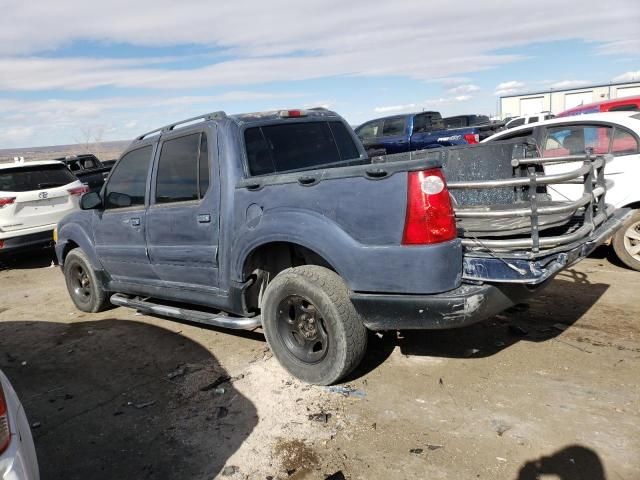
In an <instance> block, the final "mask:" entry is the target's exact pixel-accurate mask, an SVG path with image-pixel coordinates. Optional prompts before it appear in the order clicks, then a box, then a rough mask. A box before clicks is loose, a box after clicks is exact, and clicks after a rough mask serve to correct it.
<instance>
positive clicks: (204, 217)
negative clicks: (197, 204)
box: [198, 213, 211, 223]
mask: <svg viewBox="0 0 640 480" xmlns="http://www.w3.org/2000/svg"><path fill="white" fill-rule="evenodd" d="M210 222H211V215H209V214H208V213H201V214H199V215H198V223H210Z"/></svg>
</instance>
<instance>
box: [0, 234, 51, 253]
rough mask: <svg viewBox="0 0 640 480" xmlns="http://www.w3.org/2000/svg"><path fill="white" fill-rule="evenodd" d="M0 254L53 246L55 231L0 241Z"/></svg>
mask: <svg viewBox="0 0 640 480" xmlns="http://www.w3.org/2000/svg"><path fill="white" fill-rule="evenodd" d="M0 244H2V248H0V254H2V253H8V252H12V251H16V250H21V249H26V248H34V247H44V246H47V245H53V230H45V231H44V232H38V233H31V234H28V235H20V236H18V237H11V238H5V239H0Z"/></svg>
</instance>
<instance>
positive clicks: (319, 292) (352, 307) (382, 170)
mask: <svg viewBox="0 0 640 480" xmlns="http://www.w3.org/2000/svg"><path fill="white" fill-rule="evenodd" d="M523 148H524V149H526V148H527V147H526V145H524V146H523V145H516V144H510V143H508V142H505V143H500V144H489V145H480V146H474V147H469V146H467V147H464V148H458V149H455V148H454V149H440V151H436V150H427V151H423V152H410V153H405V154H399V155H389V156H386V157H382V159H381V158H378V159H377V161H376V163H373V162H372V160H370V159H369V157H368V156H367V154H366V152H365V150H364V148H363V146H362V144H361V143H360V142H359V141H358V139H357V137H356V136H355V135H354V133H353V131H352V130H351V128H350V127H349V126H348V124H347V123H346V122H345V121H344V120H343V119H342V118H341V117H340V116H338V115H337V114H335V113H334V112H330V111H328V110H322V109H321V110H311V111H301V110H286V111H279V112H265V113H255V114H243V115H226V114H225V113H224V112H217V113H212V114H208V115H205V116H202V117H198V118H195V119H188V120H185V121H184V122H179V123H176V124H172V125H168V126H165V127H163V128H160V129H158V130H156V131H153V132H149V133H147V134H144V135H141V136H139V137H138V138H136V139H135V140H134V141H133V143H132V144H131V146H130V147H129V148H128V149H127V150H126V151H125V153H124V154H123V155H122V157H121V158H120V159H119V160H118V162H117V163H116V165H115V166H114V168H113V170H112V172H111V174H110V176H109V178H108V179H107V181H106V183H105V185H104V186H103V188H102V190H101V191H100V192H99V193H97V192H91V193H87V194H86V195H84V196H83V198H82V200H81V207H82V209H83V210H82V211H78V212H75V213H73V214H70V215H69V216H67V217H66V218H65V219H64V220H63V221H61V222H60V224H59V225H58V227H57V230H56V235H57V243H56V253H57V256H58V260H59V263H60V265H61V266H62V269H63V272H64V276H65V280H66V284H67V288H68V291H69V294H70V296H71V298H72V300H73V301H74V303H75V305H76V306H77V307H78V308H79V309H80V310H82V311H85V312H97V311H99V310H102V309H104V308H107V307H108V306H109V304H110V303H111V304H115V305H122V306H128V307H132V308H136V309H138V310H140V311H142V312H147V313H150V314H155V315H160V316H164V317H169V318H175V319H178V320H186V321H192V322H200V323H203V324H208V325H214V326H218V327H227V328H243V329H254V328H258V327H261V328H262V329H263V330H264V333H265V336H266V339H267V341H268V343H269V346H270V347H271V349H272V350H273V353H274V355H275V356H276V358H278V360H279V361H280V362H281V363H282V365H283V366H284V367H286V368H287V369H288V370H289V371H290V372H291V373H292V374H293V375H295V376H297V377H299V378H301V379H303V380H305V381H307V382H310V383H314V384H330V383H333V382H336V381H338V380H340V379H341V378H343V377H344V376H345V375H347V374H348V373H349V372H350V371H351V370H353V369H354V368H355V367H356V366H357V365H358V363H359V362H360V360H361V359H362V357H363V355H364V352H365V349H366V345H367V330H368V329H369V330H388V329H441V328H452V327H460V326H463V325H467V324H470V323H473V322H476V321H479V320H482V319H484V318H487V317H489V316H491V315H493V314H495V313H497V312H499V311H501V310H503V309H504V308H507V307H509V306H511V305H513V304H514V303H518V302H521V301H522V300H523V299H525V298H527V297H528V296H530V295H532V294H533V293H534V292H536V291H537V290H538V289H539V288H540V287H542V286H543V285H545V284H546V283H547V282H548V281H549V280H550V279H551V278H552V277H553V276H554V275H555V274H556V273H557V272H558V271H560V270H561V269H563V268H565V267H566V266H568V265H570V264H571V263H573V262H575V261H577V260H579V259H580V258H582V257H583V256H585V255H587V254H588V253H589V252H590V251H591V250H593V248H595V246H596V245H597V244H598V243H600V242H602V241H603V240H604V239H605V238H607V237H609V236H610V234H611V232H612V231H613V230H615V229H616V228H617V227H618V226H619V225H620V223H621V216H620V215H612V214H611V213H610V212H609V211H608V210H607V209H606V207H605V205H604V180H603V178H601V175H600V172H601V171H602V168H604V163H605V159H603V158H602V157H600V156H589V155H586V156H585V155H583V156H581V157H575V156H573V157H570V158H569V157H567V158H569V160H571V161H573V162H575V161H576V160H579V161H580V162H579V168H577V169H576V170H575V171H570V172H568V173H565V174H562V175H559V176H555V177H552V176H544V175H543V174H541V173H540V172H539V169H538V165H539V162H540V161H542V160H543V159H539V158H530V155H524V154H523V155H520V154H517V153H514V152H520V151H521V150H522V149H523ZM525 153H526V152H525ZM544 160H545V161H546V159H544ZM555 161H556V162H561V161H563V160H562V159H555ZM514 162H515V163H514ZM536 162H538V163H536ZM483 164H487V167H483V168H479V166H480V165H483ZM514 165H515V166H514ZM522 172H525V174H524V175H523V174H522ZM556 177H557V178H556ZM576 178H577V179H580V180H582V179H584V182H585V183H584V185H585V191H586V192H587V193H586V194H585V197H584V198H582V199H581V200H580V201H579V202H574V203H572V202H552V201H550V199H549V198H548V196H547V195H546V194H545V193H544V192H545V186H546V185H547V184H550V183H553V182H557V181H565V180H572V179H576Z"/></svg>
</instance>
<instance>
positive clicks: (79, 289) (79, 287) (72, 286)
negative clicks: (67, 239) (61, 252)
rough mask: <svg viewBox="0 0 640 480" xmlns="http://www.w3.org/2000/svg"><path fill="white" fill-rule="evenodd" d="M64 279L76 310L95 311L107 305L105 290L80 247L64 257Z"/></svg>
mask: <svg viewBox="0 0 640 480" xmlns="http://www.w3.org/2000/svg"><path fill="white" fill-rule="evenodd" d="M64 279H65V282H66V284H67V290H68V291H69V296H70V297H71V300H73V303H74V304H75V306H76V307H77V308H78V310H82V311H83V312H89V313H96V312H99V311H101V310H104V309H105V308H106V307H107V306H108V305H109V301H108V299H107V292H105V291H104V289H103V288H102V283H101V282H100V281H99V280H98V277H97V275H96V273H95V272H94V270H93V267H92V266H91V262H90V261H89V258H88V257H87V255H86V254H85V253H84V252H83V251H82V250H81V249H79V248H74V249H73V250H71V251H70V252H69V254H68V255H67V258H65V260H64Z"/></svg>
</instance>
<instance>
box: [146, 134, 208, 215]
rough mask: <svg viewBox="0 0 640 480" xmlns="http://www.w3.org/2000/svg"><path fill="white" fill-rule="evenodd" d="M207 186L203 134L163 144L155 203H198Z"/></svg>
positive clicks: (187, 136)
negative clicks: (196, 201)
mask: <svg viewBox="0 0 640 480" xmlns="http://www.w3.org/2000/svg"><path fill="white" fill-rule="evenodd" d="M203 138H204V140H203ZM208 186H209V165H208V157H207V143H206V136H205V135H204V134H200V133H194V134H192V135H185V136H184V137H178V138H174V139H171V140H167V141H165V142H164V143H163V144H162V150H161V151H160V160H159V161H158V174H157V178H156V199H155V203H174V202H188V201H192V200H199V199H200V198H202V196H204V194H205V193H206V191H207V188H208Z"/></svg>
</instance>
